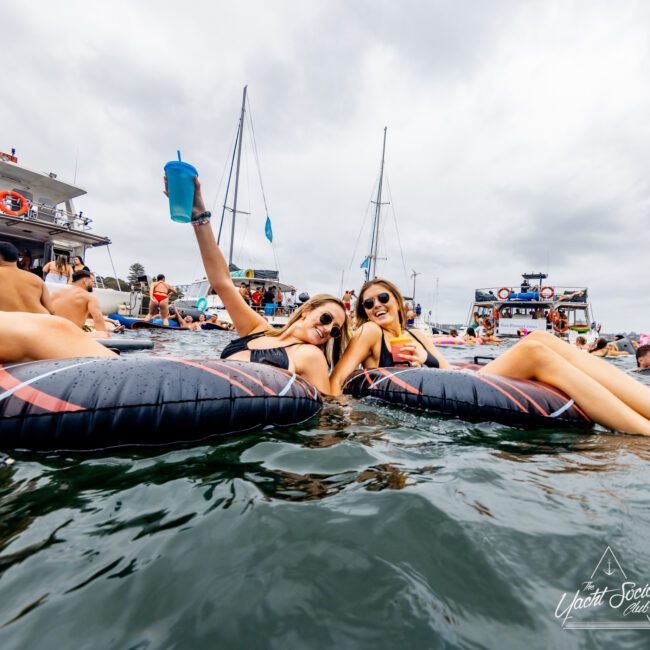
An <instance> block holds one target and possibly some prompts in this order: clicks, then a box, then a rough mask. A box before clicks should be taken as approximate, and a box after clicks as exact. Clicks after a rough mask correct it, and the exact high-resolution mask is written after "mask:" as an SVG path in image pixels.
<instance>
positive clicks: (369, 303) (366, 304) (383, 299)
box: [361, 293, 390, 311]
mask: <svg viewBox="0 0 650 650" xmlns="http://www.w3.org/2000/svg"><path fill="white" fill-rule="evenodd" d="M377 300H379V302H380V303H381V304H382V305H386V304H388V301H389V300H390V293H380V294H379V295H378V296H377ZM361 304H362V305H363V308H364V309H365V310H366V311H370V310H371V309H372V308H373V306H374V304H375V299H374V298H366V299H365V300H364V301H363V302H362V303H361Z"/></svg>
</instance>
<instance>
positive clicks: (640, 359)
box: [636, 345, 650, 370]
mask: <svg viewBox="0 0 650 650" xmlns="http://www.w3.org/2000/svg"><path fill="white" fill-rule="evenodd" d="M636 367H637V369H638V370H649V369H650V345H640V346H639V347H638V348H637V349H636Z"/></svg>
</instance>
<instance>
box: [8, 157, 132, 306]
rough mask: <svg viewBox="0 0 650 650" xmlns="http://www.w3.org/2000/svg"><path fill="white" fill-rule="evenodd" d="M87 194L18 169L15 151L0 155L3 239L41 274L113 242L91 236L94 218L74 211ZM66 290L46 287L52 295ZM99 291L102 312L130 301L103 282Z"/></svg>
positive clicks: (54, 176) (53, 177) (51, 175)
mask: <svg viewBox="0 0 650 650" xmlns="http://www.w3.org/2000/svg"><path fill="white" fill-rule="evenodd" d="M84 194H86V191H85V190H83V189H81V188H80V187H77V186H75V185H72V184H70V183H66V182H64V181H62V180H59V179H58V177H57V174H55V173H52V172H50V173H43V172H37V171H33V170H31V169H27V168H26V167H23V166H21V165H19V164H18V158H17V157H16V155H15V151H14V150H12V152H11V154H7V153H2V152H0V240H3V241H9V242H11V243H12V244H14V246H16V248H18V250H19V251H20V252H21V253H22V252H24V251H28V252H29V253H30V255H31V258H32V269H31V270H32V271H33V272H35V273H37V274H39V275H42V271H43V267H44V266H45V264H47V262H49V261H51V260H53V259H55V258H56V256H57V255H65V256H66V257H68V258H69V259H72V257H73V256H75V255H79V256H81V257H85V254H86V250H87V249H89V248H93V247H96V246H108V245H109V244H110V243H111V240H110V239H109V238H108V237H102V236H101V235H96V234H94V233H92V232H91V223H92V220H91V219H89V218H88V217H86V216H85V215H84V214H83V212H77V210H76V209H75V206H74V200H75V199H76V198H78V197H80V196H83V195H84ZM65 286H66V285H50V284H48V288H49V289H50V291H53V290H58V289H61V288H65ZM95 291H96V293H97V297H98V298H99V301H100V304H101V306H102V310H103V311H104V313H108V312H111V311H117V309H118V307H119V305H120V304H122V303H126V304H128V303H129V298H130V295H129V292H128V291H114V290H112V289H105V288H102V287H101V281H100V286H99V288H97V289H96V290H95Z"/></svg>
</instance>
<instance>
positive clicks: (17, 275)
mask: <svg viewBox="0 0 650 650" xmlns="http://www.w3.org/2000/svg"><path fill="white" fill-rule="evenodd" d="M0 287H2V290H1V291H0V311H21V312H31V313H33V314H53V313H54V309H53V307H52V299H51V298H50V292H49V291H48V289H47V287H46V286H45V283H44V282H43V280H41V278H39V277H38V276H37V275H35V274H34V273H30V272H29V271H24V270H22V269H19V268H18V249H17V248H16V247H15V246H14V245H13V244H12V243H10V242H8V241H0ZM3 336H4V332H3Z"/></svg>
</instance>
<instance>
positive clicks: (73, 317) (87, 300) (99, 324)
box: [52, 271, 110, 338]
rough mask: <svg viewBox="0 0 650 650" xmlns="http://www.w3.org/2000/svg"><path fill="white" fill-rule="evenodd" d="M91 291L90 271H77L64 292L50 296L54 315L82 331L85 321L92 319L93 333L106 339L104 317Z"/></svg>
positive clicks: (91, 279)
mask: <svg viewBox="0 0 650 650" xmlns="http://www.w3.org/2000/svg"><path fill="white" fill-rule="evenodd" d="M92 291H93V277H92V273H91V272H90V271H77V272H76V273H74V274H73V276H72V285H71V286H70V288H69V289H68V290H66V291H63V290H61V291H57V292H56V293H55V294H54V295H53V296H52V306H53V308H54V313H55V314H56V315H57V316H61V318H67V319H68V320H69V321H72V322H73V323H74V324H75V325H76V326H77V327H79V328H80V329H83V330H84V331H89V330H88V329H86V319H88V318H92V320H93V323H94V327H95V332H94V333H93V334H96V336H98V337H99V338H108V337H109V336H110V333H109V332H108V331H107V329H106V323H105V322H104V316H103V314H102V310H101V307H100V306H99V301H98V300H97V298H95V296H93V295H91V294H92Z"/></svg>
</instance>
